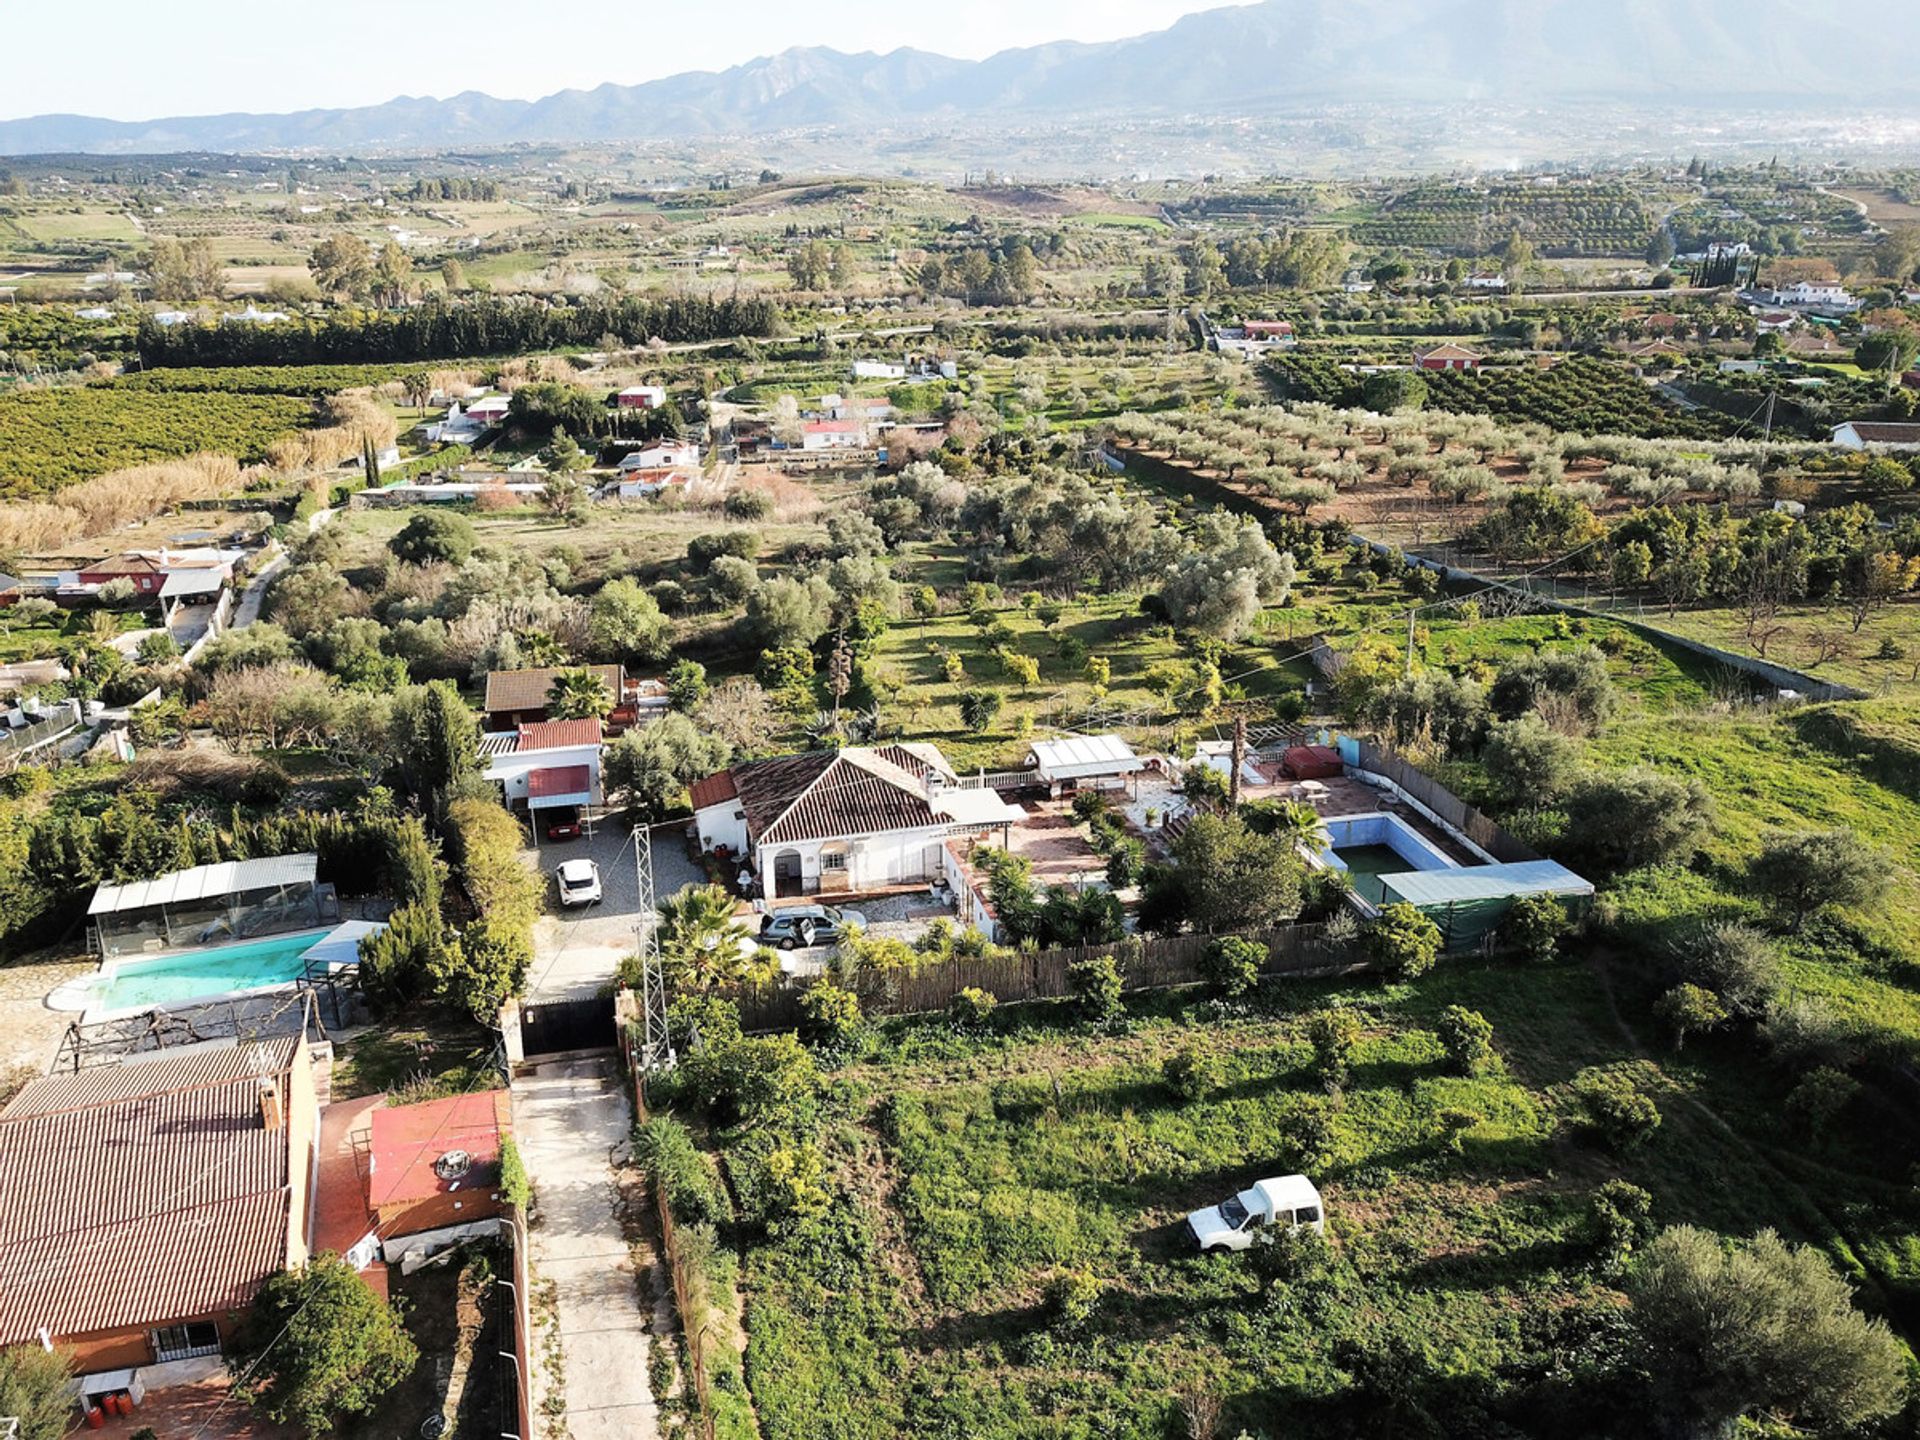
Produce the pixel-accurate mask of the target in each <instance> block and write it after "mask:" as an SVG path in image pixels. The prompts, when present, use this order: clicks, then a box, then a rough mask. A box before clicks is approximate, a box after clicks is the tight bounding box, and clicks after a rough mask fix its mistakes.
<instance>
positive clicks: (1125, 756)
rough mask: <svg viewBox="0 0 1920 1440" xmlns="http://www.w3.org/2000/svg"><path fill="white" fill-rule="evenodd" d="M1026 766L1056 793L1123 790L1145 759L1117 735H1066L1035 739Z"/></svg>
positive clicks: (1142, 765)
mask: <svg viewBox="0 0 1920 1440" xmlns="http://www.w3.org/2000/svg"><path fill="white" fill-rule="evenodd" d="M1025 768H1026V769H1028V770H1031V771H1033V772H1034V776H1035V778H1036V779H1038V780H1039V781H1040V782H1041V783H1042V784H1044V785H1045V786H1046V787H1047V789H1048V791H1049V792H1050V793H1052V794H1054V795H1056V796H1057V795H1061V794H1064V793H1066V792H1068V791H1074V790H1124V789H1125V788H1126V787H1127V784H1128V783H1129V782H1130V781H1131V780H1132V779H1133V778H1134V777H1135V776H1136V775H1138V774H1139V773H1140V772H1141V771H1142V770H1144V769H1146V768H1147V762H1146V761H1144V760H1142V759H1141V758H1140V757H1139V756H1138V755H1136V754H1135V753H1134V750H1133V747H1132V746H1131V745H1129V744H1127V742H1126V741H1125V740H1122V739H1121V738H1120V737H1119V736H1118V735H1069V736H1067V737H1066V738H1065V739H1063V740H1038V741H1035V742H1034V745H1033V748H1032V749H1031V750H1029V751H1028V752H1027V758H1026V761H1025Z"/></svg>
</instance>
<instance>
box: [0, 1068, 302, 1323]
mask: <svg viewBox="0 0 1920 1440" xmlns="http://www.w3.org/2000/svg"><path fill="white" fill-rule="evenodd" d="M297 1045H298V1041H297V1040H296V1039H293V1038H289V1039H287V1040H285V1041H282V1042H278V1043H273V1044H265V1045H253V1046H245V1047H242V1048H240V1049H237V1050H233V1049H229V1050H224V1051H198V1050H196V1051H194V1052H193V1053H190V1054H187V1055H182V1056H178V1057H173V1056H165V1057H162V1058H158V1059H148V1060H139V1061H131V1062H128V1063H126V1064H123V1065H121V1066H117V1067H110V1068H109V1069H106V1070H96V1071H83V1072H82V1073H80V1074H79V1075H69V1076H55V1077H52V1078H50V1079H47V1080H40V1081H36V1082H35V1083H34V1084H32V1085H29V1086H28V1087H27V1089H26V1090H25V1091H23V1092H22V1093H21V1095H20V1096H19V1097H17V1098H16V1099H15V1100H14V1102H13V1103H12V1104H10V1105H9V1106H8V1107H7V1109H6V1111H5V1112H4V1113H0V1195H4V1196H5V1197H6V1204H5V1205H4V1206H0V1344H4V1345H11V1344H22V1343H26V1342H28V1341H30V1340H32V1339H33V1338H34V1336H35V1335H36V1333H37V1332H38V1330H39V1329H40V1327H42V1326H45V1327H46V1328H47V1329H48V1330H49V1331H51V1332H52V1333H53V1334H54V1335H55V1336H56V1337H59V1336H69V1335H77V1334H84V1333H87V1332H90V1331H96V1330H110V1329H119V1328H124V1327H132V1326H146V1325H154V1324H161V1323H167V1322H171V1321H174V1320H179V1319H185V1318H189V1317H194V1316H200V1315H207V1314H212V1313H216V1312H220V1311H226V1310H232V1309H238V1308H240V1307H243V1306H244V1305H246V1303H247V1302H248V1301H249V1300H250V1299H251V1298H252V1295H253V1292H254V1290H255V1288H256V1287H257V1286H258V1285H259V1283H260V1281H261V1280H263V1279H264V1278H265V1277H266V1276H268V1275H270V1274H272V1273H274V1272H275V1271H277V1270H279V1269H281V1268H282V1267H283V1266H284V1265H285V1264H286V1261H287V1233H288V1228H289V1219H290V1216H289V1206H290V1204H291V1198H292V1187H291V1178H292V1177H291V1165H290V1157H289V1154H288V1135H289V1131H288V1128H287V1126H286V1125H284V1124H283V1125H281V1126H280V1127H279V1128H277V1129H273V1130H269V1129H267V1128H266V1127H265V1126H264V1125H262V1123H261V1119H260V1096H261V1090H262V1082H263V1081H267V1082H270V1083H273V1084H275V1085H277V1086H278V1087H279V1089H280V1093H281V1095H282V1097H283V1104H284V1097H285V1096H286V1094H287V1091H288V1069H289V1067H290V1065H291V1063H292V1060H293V1057H294V1054H295V1050H296V1047H297Z"/></svg>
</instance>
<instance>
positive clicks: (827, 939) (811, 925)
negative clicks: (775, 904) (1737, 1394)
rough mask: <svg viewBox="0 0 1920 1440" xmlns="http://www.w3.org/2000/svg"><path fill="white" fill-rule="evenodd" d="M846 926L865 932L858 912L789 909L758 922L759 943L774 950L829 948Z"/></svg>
mask: <svg viewBox="0 0 1920 1440" xmlns="http://www.w3.org/2000/svg"><path fill="white" fill-rule="evenodd" d="M849 925H858V926H859V927H860V928H861V929H863V930H864V929H865V928H866V925H867V917H866V916H864V915H862V914H861V913H860V912H859V911H858V910H842V909H840V908H838V907H837V906H833V905H790V906H788V907H786V908H785V909H782V910H776V911H774V912H773V913H772V914H771V915H766V916H763V917H762V918H761V921H760V943H761V944H762V945H771V946H773V947H774V948H775V949H777V950H804V949H806V948H808V947H809V946H812V945H831V944H832V943H833V942H834V941H836V940H838V939H839V938H840V937H841V935H843V934H845V933H846V929H847V927H848V926H849Z"/></svg>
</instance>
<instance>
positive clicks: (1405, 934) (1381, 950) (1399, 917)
mask: <svg viewBox="0 0 1920 1440" xmlns="http://www.w3.org/2000/svg"><path fill="white" fill-rule="evenodd" d="M1365 943H1366V950H1367V958H1368V960H1370V961H1371V962H1372V963H1373V964H1374V965H1376V966H1378V967H1379V969H1380V972H1381V974H1383V975H1385V976H1386V977H1387V978H1388V979H1390V980H1415V979H1418V978H1419V977H1420V976H1422V975H1424V974H1426V973H1427V971H1429V970H1431V969H1432V968H1433V967H1434V965H1435V964H1436V963H1438V961H1439V959H1440V927H1439V926H1438V925H1436V924H1434V923H1433V921H1432V920H1431V919H1429V918H1428V917H1427V916H1425V915H1422V914H1421V913H1420V912H1419V911H1418V910H1416V909H1415V908H1414V907H1413V906H1411V905H1408V904H1406V903H1404V902H1402V903H1400V904H1395V905H1388V906H1385V907H1384V908H1383V909H1382V910H1381V911H1380V913H1379V915H1378V916H1376V917H1375V919H1374V921H1373V923H1372V924H1371V925H1369V926H1368V927H1367V933H1366V941H1365Z"/></svg>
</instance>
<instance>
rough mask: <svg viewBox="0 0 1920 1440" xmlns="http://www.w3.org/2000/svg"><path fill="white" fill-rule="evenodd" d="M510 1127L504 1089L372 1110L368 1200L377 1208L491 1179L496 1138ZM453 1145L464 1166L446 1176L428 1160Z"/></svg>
mask: <svg viewBox="0 0 1920 1440" xmlns="http://www.w3.org/2000/svg"><path fill="white" fill-rule="evenodd" d="M512 1128H513V1122H512V1119H511V1113H510V1111H509V1109H508V1103H507V1092H506V1091H505V1090H483V1091H481V1092H479V1093H478V1094H473V1095H455V1096H452V1097H451V1098H449V1099H446V1100H429V1101H426V1102H425V1103H423V1104H419V1105H397V1106H392V1107H389V1108H386V1109H382V1110H376V1111H374V1112H373V1158H372V1165H371V1168H370V1169H369V1171H368V1173H367V1196H368V1199H369V1200H370V1201H371V1202H372V1204H373V1206H374V1208H375V1209H376V1210H377V1209H380V1208H381V1207H382V1206H387V1205H398V1204H404V1203H407V1202H409V1201H414V1200H425V1199H427V1198H428V1197H429V1196H432V1195H439V1194H443V1193H445V1192H446V1191H449V1190H455V1189H466V1190H472V1189H478V1188H480V1186H481V1185H483V1184H491V1183H493V1182H494V1181H495V1180H497V1179H498V1177H499V1165H500V1140H501V1137H502V1136H503V1135H505V1134H508V1133H510V1132H511V1131H512ZM453 1150H461V1151H465V1152H466V1155H467V1158H468V1161H469V1162H470V1168H469V1169H468V1170H467V1172H466V1174H465V1175H464V1176H460V1177H456V1178H454V1179H447V1178H444V1177H443V1176H441V1175H440V1174H439V1173H438V1172H436V1171H435V1169H434V1162H435V1161H437V1160H439V1159H440V1157H441V1156H443V1155H445V1154H447V1153H448V1152H449V1151H453Z"/></svg>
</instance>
